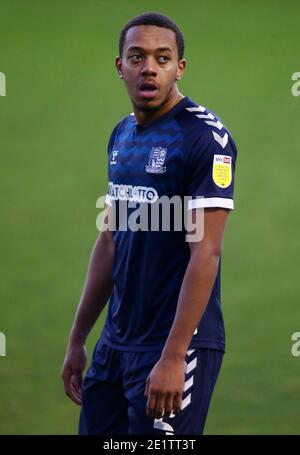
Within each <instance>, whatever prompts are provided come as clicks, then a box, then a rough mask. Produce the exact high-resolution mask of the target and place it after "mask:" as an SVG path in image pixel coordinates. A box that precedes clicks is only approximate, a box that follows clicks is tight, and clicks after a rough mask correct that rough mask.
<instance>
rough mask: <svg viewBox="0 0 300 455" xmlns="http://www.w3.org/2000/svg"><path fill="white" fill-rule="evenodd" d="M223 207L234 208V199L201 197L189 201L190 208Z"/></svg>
mask: <svg viewBox="0 0 300 455" xmlns="http://www.w3.org/2000/svg"><path fill="white" fill-rule="evenodd" d="M210 207H221V208H224V209H231V210H233V209H234V204H233V199H226V198H223V197H208V198H203V197H199V198H198V199H192V200H190V201H188V208H187V209H188V210H192V209H199V208H204V209H205V208H210Z"/></svg>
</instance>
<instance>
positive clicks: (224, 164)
mask: <svg viewBox="0 0 300 455" xmlns="http://www.w3.org/2000/svg"><path fill="white" fill-rule="evenodd" d="M212 177H213V181H214V182H215V184H216V185H217V186H219V187H220V188H228V187H229V185H230V184H231V180H232V171H231V156H226V155H214V162H213V172H212Z"/></svg>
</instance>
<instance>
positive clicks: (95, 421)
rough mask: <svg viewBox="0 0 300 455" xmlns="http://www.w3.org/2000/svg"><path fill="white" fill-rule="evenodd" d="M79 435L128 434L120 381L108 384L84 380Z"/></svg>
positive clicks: (125, 402)
mask: <svg viewBox="0 0 300 455" xmlns="http://www.w3.org/2000/svg"><path fill="white" fill-rule="evenodd" d="M79 434H90V435H91V434H93V435H116V434H128V417H127V401H126V399H125V397H124V391H123V384H122V382H121V381H118V382H116V383H114V384H110V383H108V382H105V381H98V380H95V379H92V378H85V380H84V383H83V387H82V406H81V412H80V420H79Z"/></svg>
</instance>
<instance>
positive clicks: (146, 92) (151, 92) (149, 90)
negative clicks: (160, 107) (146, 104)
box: [138, 82, 158, 99]
mask: <svg viewBox="0 0 300 455" xmlns="http://www.w3.org/2000/svg"><path fill="white" fill-rule="evenodd" d="M138 91H139V95H140V96H141V97H142V98H146V99H153V98H155V96H156V95H157V92H158V87H157V85H156V84H155V83H154V82H143V83H142V84H140V85H139V87H138Z"/></svg>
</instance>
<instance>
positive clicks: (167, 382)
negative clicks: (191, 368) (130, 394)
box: [145, 358, 185, 419]
mask: <svg viewBox="0 0 300 455" xmlns="http://www.w3.org/2000/svg"><path fill="white" fill-rule="evenodd" d="M184 365H185V364H184V360H165V359H162V358H161V359H160V360H159V361H158V362H157V363H156V364H155V365H154V367H153V368H152V370H151V372H150V374H149V376H148V378H147V380H146V388H145V396H148V402H147V409H146V413H147V415H148V417H151V418H153V417H155V418H156V419H160V418H161V417H169V416H170V414H171V412H173V413H174V414H178V412H180V410H181V404H182V394H183V388H184Z"/></svg>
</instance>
